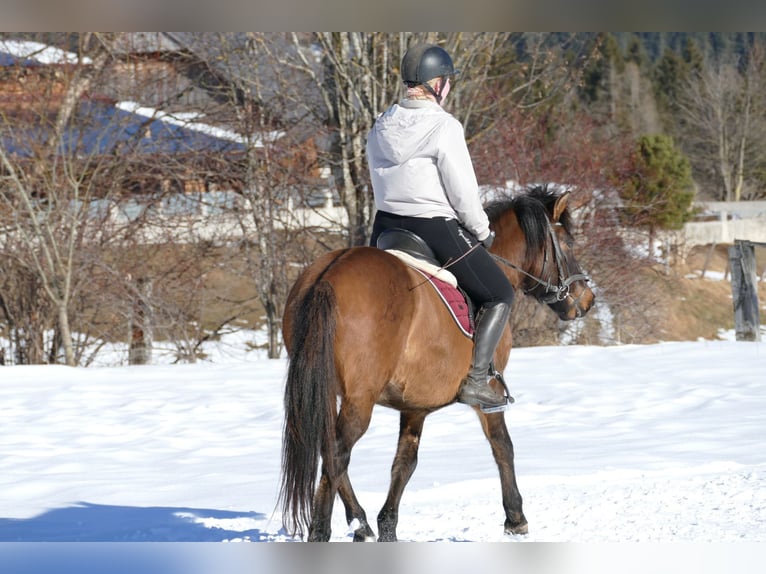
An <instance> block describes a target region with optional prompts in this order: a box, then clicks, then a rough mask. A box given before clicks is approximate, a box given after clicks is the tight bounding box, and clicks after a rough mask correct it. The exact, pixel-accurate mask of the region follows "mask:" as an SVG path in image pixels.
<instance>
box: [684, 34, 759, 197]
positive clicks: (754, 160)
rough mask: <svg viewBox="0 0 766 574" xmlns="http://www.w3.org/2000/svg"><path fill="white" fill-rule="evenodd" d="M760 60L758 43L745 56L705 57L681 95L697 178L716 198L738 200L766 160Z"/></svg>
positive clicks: (687, 146) (686, 140) (752, 184)
mask: <svg viewBox="0 0 766 574" xmlns="http://www.w3.org/2000/svg"><path fill="white" fill-rule="evenodd" d="M764 63H765V60H764V46H763V45H761V44H754V45H752V46H751V47H750V48H749V50H748V52H747V53H746V55H745V56H744V57H742V56H738V55H737V54H735V53H733V52H726V53H724V54H723V55H722V56H721V57H720V59H711V58H708V59H707V60H706V61H705V64H704V66H703V68H702V70H701V71H700V73H699V74H692V75H691V76H690V78H689V79H688V81H687V82H686V84H685V86H684V89H683V92H682V95H681V97H680V99H679V102H678V106H679V109H680V110H681V115H682V117H683V121H684V124H685V126H684V130H683V132H682V135H683V140H682V141H683V142H684V147H685V149H687V150H689V154H690V156H691V157H692V158H693V166H694V171H695V179H697V180H698V181H699V182H700V183H701V185H702V186H703V188H705V189H706V191H708V193H709V194H710V195H711V196H712V197H714V198H716V199H720V200H725V201H739V200H740V199H742V197H743V195H744V194H745V193H746V192H747V191H748V189H752V188H756V187H757V184H756V181H757V179H756V178H757V175H758V170H759V169H760V167H761V166H762V165H763V164H764V162H765V161H766V151H764V147H765V146H764V144H766V137H765V136H764V133H766V119H764V110H766V94H765V93H764V83H763V82H764V73H766V69H764Z"/></svg>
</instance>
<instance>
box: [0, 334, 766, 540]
mask: <svg viewBox="0 0 766 574" xmlns="http://www.w3.org/2000/svg"><path fill="white" fill-rule="evenodd" d="M241 336H242V335H240V337H241ZM247 336H248V337H251V336H252V334H250V335H247ZM231 337H235V338H234V339H233V340H232V339H231V338H229V340H225V341H224V342H223V343H221V344H220V346H219V347H218V348H210V349H209V352H210V356H211V357H212V359H213V361H212V362H206V363H199V364H195V365H176V366H174V365H167V364H159V365H153V366H142V367H127V366H121V367H97V368H89V369H82V368H80V369H72V368H67V367H63V366H17V367H3V368H0V374H2V383H0V405H2V412H3V417H2V420H3V425H2V433H0V492H2V497H0V541H4V542H8V541H112V542H117V541H250V542H265V541H287V540H289V538H288V537H287V536H286V535H285V533H284V532H283V531H282V530H281V526H280V524H281V521H280V513H279V509H278V508H276V500H277V491H278V485H279V462H280V445H281V442H280V441H281V430H282V406H281V405H282V392H283V384H284V376H285V368H286V360H285V359H278V360H268V359H266V358H264V357H263V356H262V355H260V353H262V351H249V352H246V351H245V350H244V349H246V348H247V347H246V345H245V344H244V341H243V340H241V339H237V338H236V336H235V335H232V336H231ZM729 338H731V337H729ZM235 349H241V351H240V352H239V353H235V352H234V351H235ZM764 367H766V348H764V345H763V343H751V342H737V341H733V340H720V341H697V342H674V343H661V344H656V345H646V346H639V345H628V346H611V347H596V346H593V347H591V346H561V347H534V348H519V349H514V350H513V352H512V354H511V361H510V363H509V367H508V369H507V370H506V373H505V374H506V377H507V379H508V381H509V383H510V385H511V387H512V392H513V394H514V396H515V398H516V403H515V404H514V405H512V407H511V408H510V409H509V410H508V411H507V413H506V422H507V424H508V427H509V430H510V432H511V436H512V438H513V440H514V446H515V449H516V468H517V477H518V482H519V488H520V490H521V493H522V496H523V497H524V511H525V514H526V516H527V519H528V520H529V525H530V527H529V528H530V529H529V534H528V535H526V536H507V535H504V534H503V521H504V514H503V510H502V505H501V502H500V490H499V480H498V477H497V470H496V467H495V463H494V461H493V459H492V457H491V454H490V452H489V448H488V445H487V443H486V441H485V439H484V437H483V435H482V433H481V430H480V428H479V425H478V422H477V420H476V417H475V415H474V413H473V411H472V410H471V409H469V408H468V407H465V406H463V405H457V404H456V405H451V406H449V407H447V408H444V409H442V410H441V411H439V412H437V413H435V414H433V415H431V416H430V417H429V418H428V419H427V420H426V426H425V430H424V433H423V439H422V444H421V448H420V457H419V464H418V468H417V470H416V472H415V475H414V476H413V478H412V480H411V482H410V484H409V486H408V488H407V490H406V491H405V494H404V497H403V500H402V504H401V509H400V522H399V529H398V535H399V538H400V539H401V540H406V541H419V542H424V541H442V542H449V541H473V542H515V543H522V544H523V543H528V542H565V541H566V542H599V543H604V542H684V541H686V542H732V541H751V542H763V541H766V451H764V449H763V437H764V436H766V417H764V413H765V412H766V379H764V377H763V372H764ZM397 429H398V413H396V412H395V411H392V410H390V409H385V408H383V407H379V408H377V410H376V411H375V413H374V416H373V421H372V424H371V426H370V429H369V431H368V432H367V434H366V435H365V436H364V437H363V438H362V440H361V441H360V442H359V443H358V445H357V447H356V448H355V450H354V453H353V459H352V464H351V469H350V475H351V478H352V481H353V483H354V486H355V488H356V491H357V494H358V496H359V498H360V500H361V502H362V504H363V505H364V507H365V508H366V510H367V512H368V516H370V517H371V519H372V521H373V523H374V517H375V516H376V515H377V512H378V510H379V509H380V506H381V505H382V502H383V500H384V498H385V494H386V489H387V487H388V475H389V469H390V465H391V462H392V457H393V452H394V446H395V442H396V432H397ZM332 539H333V540H334V541H339V542H340V541H349V540H350V539H351V533H350V529H349V527H348V526H347V525H346V523H345V519H344V516H343V511H342V507H341V505H340V503H338V504H337V505H336V512H335V514H334V516H333V535H332Z"/></svg>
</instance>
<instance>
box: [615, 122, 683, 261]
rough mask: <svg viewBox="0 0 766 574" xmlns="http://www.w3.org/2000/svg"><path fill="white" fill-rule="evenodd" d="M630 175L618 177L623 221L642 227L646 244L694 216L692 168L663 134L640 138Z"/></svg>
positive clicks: (681, 225)
mask: <svg viewBox="0 0 766 574" xmlns="http://www.w3.org/2000/svg"><path fill="white" fill-rule="evenodd" d="M632 160H633V161H632V164H633V165H632V170H631V173H628V174H622V177H621V178H620V181H621V188H620V196H621V198H622V200H623V202H624V210H623V213H624V216H625V222H626V223H627V224H630V225H632V226H638V227H645V228H647V229H648V231H649V245H650V246H651V245H652V243H653V241H654V235H655V232H656V231H657V230H658V229H665V230H673V229H681V228H682V227H683V225H684V223H686V222H687V221H689V219H691V217H692V216H693V214H694V211H693V209H692V201H693V200H694V190H693V187H692V178H691V167H690V164H689V160H688V159H687V157H686V156H685V155H684V154H683V153H682V152H681V151H680V150H679V149H678V148H677V147H676V146H675V144H674V142H673V138H671V137H670V136H668V135H665V134H655V135H646V136H642V137H640V138H639V140H638V142H637V145H636V149H635V151H634V153H633V156H632Z"/></svg>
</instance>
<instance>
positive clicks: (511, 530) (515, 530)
mask: <svg viewBox="0 0 766 574" xmlns="http://www.w3.org/2000/svg"><path fill="white" fill-rule="evenodd" d="M505 534H510V535H514V534H529V524H527V521H526V520H525V521H524V522H522V523H521V524H517V525H515V526H510V525H506V527H505Z"/></svg>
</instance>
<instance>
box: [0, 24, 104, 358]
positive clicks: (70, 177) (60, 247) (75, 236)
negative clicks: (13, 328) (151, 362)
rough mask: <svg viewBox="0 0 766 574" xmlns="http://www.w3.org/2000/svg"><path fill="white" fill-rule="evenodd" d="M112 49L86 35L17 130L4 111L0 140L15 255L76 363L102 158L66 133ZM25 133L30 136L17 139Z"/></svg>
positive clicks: (3, 196)
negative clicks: (88, 235) (88, 224)
mask: <svg viewBox="0 0 766 574" xmlns="http://www.w3.org/2000/svg"><path fill="white" fill-rule="evenodd" d="M107 48H108V38H106V37H104V36H101V35H99V34H84V35H83V36H82V38H81V41H80V44H79V53H78V55H77V58H76V61H75V62H74V63H72V64H70V65H64V66H61V67H60V71H61V72H62V73H61V77H62V80H60V81H59V80H57V79H55V78H54V82H53V83H49V84H47V85H45V84H42V87H45V88H48V89H50V90H51V92H50V96H49V98H50V99H49V98H46V97H45V94H44V93H42V94H37V98H38V99H37V101H36V102H35V103H33V104H31V105H29V106H28V107H27V108H26V110H22V111H20V112H19V114H20V115H21V116H25V115H26V116H31V117H30V120H31V124H28V125H27V126H25V127H24V128H21V129H19V126H18V124H16V121H15V119H12V118H9V116H8V115H4V117H2V118H0V119H1V120H2V123H0V129H2V135H3V136H4V139H5V142H3V145H0V173H2V175H3V177H2V188H0V203H1V204H2V206H3V208H4V210H3V211H4V212H5V214H7V215H10V217H9V218H8V219H7V220H6V222H5V230H6V233H7V234H9V235H10V236H11V238H12V240H17V241H19V242H20V245H21V246H22V248H23V249H22V251H21V253H24V254H25V255H16V256H15V257H14V259H15V260H16V261H17V262H18V263H19V264H21V266H22V268H26V270H27V271H28V272H29V273H31V275H27V276H28V277H32V278H33V279H32V281H35V282H38V283H39V286H40V288H41V290H42V292H43V293H44V294H45V296H46V297H47V298H48V300H49V301H50V303H51V305H52V307H53V310H54V312H55V317H56V319H55V321H56V322H55V327H56V333H57V339H58V341H59V342H60V344H61V346H62V347H63V349H64V357H65V362H66V364H67V365H71V366H74V365H75V364H76V359H75V350H74V345H73V339H72V330H71V325H70V308H69V306H70V302H71V300H72V297H73V292H74V289H75V287H76V284H77V282H78V279H79V277H78V269H77V265H78V262H79V261H81V258H80V253H79V249H80V246H81V242H82V237H83V236H82V231H83V222H84V220H85V218H86V216H87V213H88V207H87V203H88V201H89V197H90V196H91V194H92V193H93V191H94V188H93V187H92V186H91V185H90V184H91V183H92V181H93V178H92V177H91V175H92V172H93V171H94V170H97V169H98V165H94V164H92V163H89V162H87V161H82V160H81V159H77V157H76V156H77V151H76V149H75V148H76V147H77V145H76V142H75V143H74V145H72V142H68V141H67V138H66V134H67V128H68V126H69V124H70V122H71V120H72V118H73V116H74V115H75V113H76V109H77V105H78V103H79V101H80V99H81V96H82V95H83V94H84V93H85V92H86V91H87V90H88V88H89V86H90V85H91V83H92V81H93V79H94V77H96V76H97V75H98V74H99V73H100V72H101V71H102V70H103V68H104V66H105V64H106V62H107V59H108V49H107ZM16 71H18V70H12V71H11V73H15V72H16ZM51 104H53V105H51ZM14 124H16V125H15V126H14ZM19 132H20V133H19ZM22 138H23V139H25V140H26V142H25V143H19V141H20V140H21V139H22ZM10 141H14V142H16V144H17V145H14V144H9V142H10ZM9 145H12V146H13V147H18V148H19V152H20V153H19V156H17V157H14V156H13V155H12V154H11V153H9V151H8V147H9ZM19 157H20V159H18V158H19ZM7 304H8V301H7V300H6V305H7Z"/></svg>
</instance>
